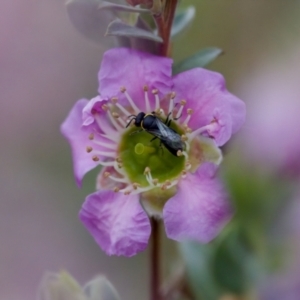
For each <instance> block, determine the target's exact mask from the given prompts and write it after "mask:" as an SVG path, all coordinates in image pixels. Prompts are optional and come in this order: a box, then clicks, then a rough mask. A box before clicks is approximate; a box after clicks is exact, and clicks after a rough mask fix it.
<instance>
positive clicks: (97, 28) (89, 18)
mask: <svg viewBox="0 0 300 300" xmlns="http://www.w3.org/2000/svg"><path fill="white" fill-rule="evenodd" d="M100 4H102V1H101V0H71V1H68V2H67V3H66V9H67V13H68V16H69V19H70V21H71V22H72V24H73V25H74V27H75V28H76V29H77V30H78V31H79V32H80V33H81V34H82V35H84V36H85V37H87V38H89V39H91V40H93V41H95V42H98V43H99V42H103V39H104V35H105V31H106V28H107V26H108V24H109V22H110V21H111V19H112V18H113V17H114V14H113V13H112V12H111V11H106V10H100V9H99V5H100Z"/></svg>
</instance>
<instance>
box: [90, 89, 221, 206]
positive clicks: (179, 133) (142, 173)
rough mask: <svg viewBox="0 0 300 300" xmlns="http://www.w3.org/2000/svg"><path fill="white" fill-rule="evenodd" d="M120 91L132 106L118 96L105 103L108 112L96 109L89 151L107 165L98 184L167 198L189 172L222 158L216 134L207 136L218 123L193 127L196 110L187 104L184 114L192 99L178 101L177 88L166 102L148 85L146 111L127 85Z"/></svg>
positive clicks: (121, 191) (122, 191)
mask: <svg viewBox="0 0 300 300" xmlns="http://www.w3.org/2000/svg"><path fill="white" fill-rule="evenodd" d="M120 90H121V92H122V93H123V94H124V97H125V99H126V100H127V103H128V105H126V106H124V105H122V104H121V102H119V101H118V99H117V98H116V97H114V98H112V99H111V102H110V101H108V102H106V103H105V104H103V105H102V106H101V107H102V113H103V111H104V115H101V114H99V113H98V112H97V110H94V111H93V110H92V112H93V113H94V118H95V120H96V123H97V125H98V127H99V129H100V131H99V132H94V133H91V134H90V136H89V140H90V141H91V145H88V146H87V147H86V152H87V153H88V154H89V155H91V158H92V160H94V161H95V162H96V163H98V164H100V165H102V166H103V167H104V168H103V169H102V171H101V173H100V175H99V177H98V180H97V187H98V188H99V189H100V188H106V189H107V188H109V189H112V190H114V191H115V192H120V193H123V194H125V195H128V194H131V193H133V194H137V193H142V197H143V195H144V197H147V198H148V199H150V198H151V197H153V195H154V194H155V197H154V198H155V199H157V198H160V199H162V201H166V200H167V199H169V198H170V197H171V196H172V194H174V190H176V185H177V183H178V182H179V180H181V179H183V178H185V177H186V174H187V172H188V171H191V172H193V171H195V170H196V169H197V168H198V166H199V165H200V164H201V163H203V162H204V161H211V162H213V163H216V164H219V163H220V162H221V159H222V155H221V151H220V150H219V149H218V147H217V146H216V145H215V143H214V141H213V139H211V138H209V137H205V136H202V133H205V132H206V133H208V134H209V132H210V130H212V129H213V127H212V126H216V125H215V123H214V122H213V123H211V124H209V125H207V126H204V127H201V128H198V129H196V130H194V131H192V129H191V128H189V126H188V125H189V124H188V123H189V121H190V118H191V115H192V113H193V111H192V109H190V108H187V109H186V116H185V117H184V118H183V117H182V112H183V110H184V109H185V105H186V104H187V102H186V101H185V100H181V101H177V104H175V100H174V99H175V97H176V94H175V93H174V92H170V93H169V94H167V95H164V98H163V101H161V99H160V98H159V91H158V90H153V91H152V95H151V96H152V99H151V100H152V101H150V99H149V98H150V97H149V92H148V87H147V86H144V95H145V105H144V110H145V111H144V112H143V111H141V109H140V108H139V107H137V104H136V103H135V102H134V100H133V99H132V98H131V96H130V95H129V93H128V92H127V90H126V88H125V87H121V89H120ZM122 102H123V101H122ZM178 104H179V105H178ZM105 114H106V116H105ZM94 147H100V148H101V149H100V150H96V148H94ZM157 195H160V196H159V197H158V196H157Z"/></svg>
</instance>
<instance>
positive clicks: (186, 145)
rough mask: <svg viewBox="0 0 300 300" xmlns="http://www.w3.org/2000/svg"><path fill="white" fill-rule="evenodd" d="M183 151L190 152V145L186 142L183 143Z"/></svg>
mask: <svg viewBox="0 0 300 300" xmlns="http://www.w3.org/2000/svg"><path fill="white" fill-rule="evenodd" d="M185 150H186V152H187V153H188V152H189V151H190V143H189V142H188V141H185Z"/></svg>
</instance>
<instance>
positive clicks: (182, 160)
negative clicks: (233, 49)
mask: <svg viewBox="0 0 300 300" xmlns="http://www.w3.org/2000/svg"><path fill="white" fill-rule="evenodd" d="M171 65H172V60H171V59H169V58H165V57H157V56H153V55H150V54H148V53H143V52H139V51H135V50H131V49H126V48H115V49H112V50H109V51H107V52H106V53H105V54H104V57H103V61H102V65H101V68H100V72H99V83H100V87H99V96H97V97H95V98H93V99H92V100H90V101H88V100H86V99H82V100H79V101H78V102H77V103H76V104H75V106H74V107H73V109H72V110H71V112H70V114H69V116H68V117H67V119H66V120H65V122H64V123H63V124H62V127H61V130H62V133H63V135H64V136H65V137H66V138H67V140H68V141H69V142H70V144H71V147H72V152H73V162H74V173H75V178H76V181H77V183H78V185H80V184H81V180H82V178H83V176H84V175H85V173H87V172H88V171H90V170H91V169H93V168H95V167H96V166H97V165H100V166H102V169H101V171H100V174H99V176H98V178H97V192H95V193H93V194H91V195H89V196H88V197H87V198H86V200H85V203H84V204H83V207H82V209H81V211H80V219H81V220H82V222H83V223H84V224H85V226H86V227H87V229H88V230H89V231H90V232H91V234H92V235H93V237H94V238H95V240H96V242H97V243H98V244H99V245H100V247H101V248H102V249H103V250H104V251H105V252H106V253H107V254H109V255H112V254H115V255H125V256H132V255H135V254H136V253H137V252H139V251H142V250H144V249H145V248H146V246H147V243H148V239H149V236H150V232H151V227H150V222H149V217H148V216H156V217H162V218H163V220H164V224H165V229H166V233H167V236H168V237H169V238H171V239H174V240H177V241H182V240H188V239H193V240H198V241H200V242H203V243H206V242H209V241H210V240H211V239H213V238H214V237H215V236H216V235H217V234H218V233H219V231H220V230H221V229H222V227H223V226H224V224H225V223H226V222H227V221H228V220H229V219H230V216H231V212H232V210H231V207H230V205H229V203H228V199H227V195H226V193H225V191H224V188H223V186H222V184H221V183H220V182H219V181H218V180H217V179H216V178H215V176H214V174H215V170H216V167H217V165H218V164H220V162H221V160H222V154H221V151H220V149H219V148H218V147H219V146H222V145H224V144H225V143H226V142H227V141H228V140H229V139H230V137H231V135H232V134H233V133H235V132H236V131H238V129H239V128H240V127H241V125H242V124H243V122H244V118H245V106H244V103H243V102H242V101H240V100H239V99H238V98H236V97H235V96H233V95H232V94H230V93H229V92H228V91H227V90H226V88H225V83H224V79H223V77H222V76H221V75H220V74H218V73H215V72H211V71H208V70H205V69H200V68H197V69H193V70H190V71H187V72H184V73H181V74H179V75H176V76H174V77H173V78H172V76H171ZM153 111H154V112H155V115H156V116H157V118H159V119H160V120H161V121H162V122H164V121H165V119H166V117H167V115H168V114H169V113H170V114H171V116H172V119H173V120H172V124H171V127H172V128H173V129H174V130H175V131H176V132H177V133H178V134H179V135H181V139H182V141H183V143H184V149H183V151H179V153H178V155H179V156H175V155H173V154H172V153H170V151H168V150H167V149H166V148H165V147H164V146H161V145H160V141H159V139H156V140H155V141H150V140H151V139H152V138H153V136H151V135H150V134H149V133H147V132H146V131H142V132H137V131H139V130H140V128H137V127H135V126H134V125H133V124H132V126H129V127H128V128H126V125H127V124H128V122H129V120H130V118H132V117H130V116H131V115H137V114H138V113H139V112H145V113H146V114H149V113H151V112H153ZM132 123H134V122H132Z"/></svg>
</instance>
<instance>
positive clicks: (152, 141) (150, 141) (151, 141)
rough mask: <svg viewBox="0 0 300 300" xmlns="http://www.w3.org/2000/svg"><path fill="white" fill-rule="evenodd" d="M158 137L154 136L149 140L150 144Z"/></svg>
mask: <svg viewBox="0 0 300 300" xmlns="http://www.w3.org/2000/svg"><path fill="white" fill-rule="evenodd" d="M157 138H158V137H157V136H155V137H154V138H152V139H151V140H150V142H153V141H154V140H156V139H157Z"/></svg>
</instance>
